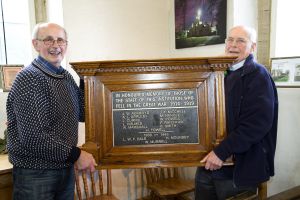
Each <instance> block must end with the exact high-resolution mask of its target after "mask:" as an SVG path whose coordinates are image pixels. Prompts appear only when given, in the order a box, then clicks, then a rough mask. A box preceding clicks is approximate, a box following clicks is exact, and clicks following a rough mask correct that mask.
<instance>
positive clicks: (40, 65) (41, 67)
mask: <svg viewBox="0 0 300 200" xmlns="http://www.w3.org/2000/svg"><path fill="white" fill-rule="evenodd" d="M32 65H33V66H35V67H36V68H38V69H39V70H41V71H42V72H44V73H45V74H47V75H49V76H52V77H54V78H64V74H65V73H64V72H65V70H63V71H62V73H61V74H56V73H54V72H53V71H50V70H49V69H48V68H47V67H46V66H45V65H44V64H43V63H42V62H40V61H39V60H38V59H34V60H33V61H32Z"/></svg>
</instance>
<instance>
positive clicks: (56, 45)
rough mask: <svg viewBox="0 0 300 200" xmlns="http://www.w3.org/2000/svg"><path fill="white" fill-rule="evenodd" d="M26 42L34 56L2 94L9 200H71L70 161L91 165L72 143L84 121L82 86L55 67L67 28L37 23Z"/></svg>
mask: <svg viewBox="0 0 300 200" xmlns="http://www.w3.org/2000/svg"><path fill="white" fill-rule="evenodd" d="M32 44H33V46H34V48H35V50H36V51H37V52H38V54H39V55H38V57H37V58H36V59H34V60H33V61H32V63H31V64H30V65H29V66H27V67H25V68H24V69H23V70H22V71H21V72H20V73H19V74H18V75H17V77H16V79H15V81H14V83H13V85H12V88H11V90H10V92H9V95H8V99H7V118H8V128H7V130H8V144H7V149H8V153H9V161H10V162H11V163H12V164H13V185H14V188H13V198H14V199H15V200H27V199H28V200H29V199H30V200H41V199H64V200H74V184H75V177H74V165H75V167H77V168H78V169H82V170H91V171H94V170H95V165H96V163H95V160H94V158H93V156H92V155H91V154H89V153H87V152H85V151H81V150H80V149H79V148H78V147H77V142H78V122H79V121H83V120H84V91H83V89H84V87H83V80H80V87H78V86H77V84H76V83H75V81H74V79H73V77H72V76H71V74H70V73H69V72H68V71H66V70H65V69H64V68H62V67H61V62H62V60H63V58H64V55H65V53H66V50H67V46H68V41H67V33H66V31H65V29H64V28H62V27H61V26H59V25H57V24H54V23H41V24H37V25H36V27H35V28H34V31H33V39H32Z"/></svg>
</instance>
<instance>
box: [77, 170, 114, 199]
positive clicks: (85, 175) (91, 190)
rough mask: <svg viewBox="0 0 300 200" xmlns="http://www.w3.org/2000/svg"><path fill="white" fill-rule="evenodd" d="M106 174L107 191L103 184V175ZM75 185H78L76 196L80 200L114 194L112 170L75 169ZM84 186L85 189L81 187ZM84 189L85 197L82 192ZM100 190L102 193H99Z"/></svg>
mask: <svg viewBox="0 0 300 200" xmlns="http://www.w3.org/2000/svg"><path fill="white" fill-rule="evenodd" d="M105 175H106V191H104V186H103V176H105ZM97 183H98V184H97ZM75 186H76V196H77V197H78V199H79V200H82V199H90V198H92V199H93V198H94V197H96V196H103V195H105V196H113V195H112V180H111V170H110V169H105V170H100V169H97V170H96V171H95V172H93V173H91V172H86V171H79V170H76V169H75ZM81 186H83V189H81ZM83 191H84V194H85V197H84V195H83V194H82V192H83ZM97 191H99V193H100V195H99V194H98V195H97Z"/></svg>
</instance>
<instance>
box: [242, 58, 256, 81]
mask: <svg viewBox="0 0 300 200" xmlns="http://www.w3.org/2000/svg"><path fill="white" fill-rule="evenodd" d="M254 62H255V61H254V56H253V54H250V55H249V56H248V57H247V58H246V60H245V63H244V66H243V67H242V70H243V71H242V73H241V76H242V77H243V76H245V75H247V74H249V73H251V72H253V71H255V70H256V68H257V67H256V65H255V64H254Z"/></svg>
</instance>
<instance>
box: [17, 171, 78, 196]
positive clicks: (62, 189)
mask: <svg viewBox="0 0 300 200" xmlns="http://www.w3.org/2000/svg"><path fill="white" fill-rule="evenodd" d="M13 187H14V188H13V199H14V200H74V187H75V176H74V167H73V166H72V167H70V168H64V169H58V170H48V169H47V170H36V169H23V168H19V167H13Z"/></svg>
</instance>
